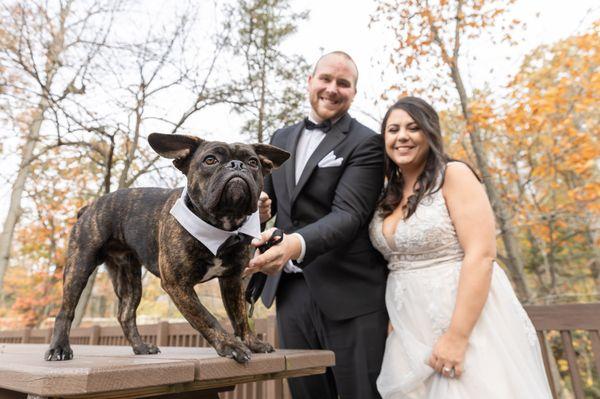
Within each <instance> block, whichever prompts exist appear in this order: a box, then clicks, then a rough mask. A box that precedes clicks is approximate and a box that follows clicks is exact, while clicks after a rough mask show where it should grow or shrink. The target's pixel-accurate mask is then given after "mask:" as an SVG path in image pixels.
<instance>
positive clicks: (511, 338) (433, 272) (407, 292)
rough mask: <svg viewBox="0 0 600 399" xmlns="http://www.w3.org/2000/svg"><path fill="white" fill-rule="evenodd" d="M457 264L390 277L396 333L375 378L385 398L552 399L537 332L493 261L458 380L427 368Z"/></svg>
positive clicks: (443, 325) (446, 315) (451, 300)
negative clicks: (482, 301)
mask: <svg viewBox="0 0 600 399" xmlns="http://www.w3.org/2000/svg"><path fill="white" fill-rule="evenodd" d="M460 266H461V262H456V261H451V262H445V263H438V264H434V265H433V266H429V267H424V268H419V269H415V270H401V271H392V272H391V273H390V275H389V277H388V282H387V290H386V304H387V309H388V313H389V316H390V321H391V323H392V326H393V332H392V333H391V334H390V335H389V336H388V338H387V342H386V348H385V354H384V360H383V365H382V369H381V374H380V375H379V378H378V380H377V388H378V389H379V392H380V393H381V395H382V397H383V399H404V398H407V399H469V398H473V399H480V398H483V399H521V398H522V399H546V398H548V399H551V397H552V396H551V393H550V388H549V385H548V380H547V378H546V373H545V370H544V365H543V361H542V356H541V351H540V346H539V342H538V340H537V336H536V333H535V329H534V327H533V325H532V323H531V321H530V320H529V318H528V316H527V314H526V312H525V310H524V309H523V307H522V306H521V304H520V303H519V301H518V299H517V297H516V296H515V293H514V291H513V289H512V286H511V285H510V282H509V280H508V278H507V277H506V274H505V273H504V271H503V270H502V269H501V268H500V267H499V266H498V265H496V264H494V269H493V273H492V282H491V288H490V293H489V296H488V298H487V301H486V304H485V306H484V308H483V311H482V313H481V316H480V318H479V320H478V321H477V324H476V325H475V327H474V329H473V332H472V334H471V336H470V338H469V346H468V348H467V352H466V354H465V362H464V373H463V375H462V376H461V377H460V378H456V379H450V378H445V377H442V376H441V375H440V374H438V373H436V372H435V371H434V370H433V369H432V368H431V367H429V366H428V365H427V360H428V359H429V356H430V354H431V350H432V348H433V345H434V344H435V342H436V341H437V339H438V337H439V336H440V335H441V334H443V332H444V331H445V330H446V329H447V327H448V325H449V323H450V318H451V316H452V312H453V309H454V304H455V300H456V290H457V286H458V278H459V273H460Z"/></svg>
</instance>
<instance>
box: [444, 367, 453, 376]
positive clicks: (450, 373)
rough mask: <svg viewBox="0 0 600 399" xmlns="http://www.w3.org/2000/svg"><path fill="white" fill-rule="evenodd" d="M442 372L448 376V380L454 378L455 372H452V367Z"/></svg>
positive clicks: (445, 368)
mask: <svg viewBox="0 0 600 399" xmlns="http://www.w3.org/2000/svg"><path fill="white" fill-rule="evenodd" d="M442 371H443V372H444V373H446V374H448V378H454V377H455V376H456V372H455V371H454V367H444V368H442Z"/></svg>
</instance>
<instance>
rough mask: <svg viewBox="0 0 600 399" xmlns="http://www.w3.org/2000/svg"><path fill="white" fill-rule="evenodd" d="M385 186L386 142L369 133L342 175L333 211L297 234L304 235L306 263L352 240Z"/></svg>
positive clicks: (366, 219)
mask: <svg viewBox="0 0 600 399" xmlns="http://www.w3.org/2000/svg"><path fill="white" fill-rule="evenodd" d="M382 185H383V145H382V141H381V136H380V135H372V136H369V137H368V138H367V139H366V140H364V141H363V142H362V143H361V144H359V146H358V147H357V148H356V149H355V150H354V152H353V153H352V156H351V158H349V159H348V163H347V165H346V167H345V169H344V172H343V173H342V176H341V177H340V179H339V181H338V184H337V187H336V191H335V195H334V199H333V202H332V206H331V212H329V213H328V214H327V215H325V216H324V217H322V218H320V219H319V220H317V221H315V222H314V223H311V224H308V225H306V226H304V227H302V228H300V229H299V230H297V231H296V233H298V234H300V235H301V236H302V238H304V241H305V244H306V252H305V254H304V258H303V259H302V262H301V263H299V264H298V266H300V267H303V265H304V264H307V263H309V262H310V261H311V260H313V259H314V258H316V257H317V256H319V255H322V254H324V253H326V252H328V251H331V250H332V249H335V248H338V247H343V246H345V245H347V244H349V243H351V242H352V241H353V240H354V239H355V238H356V235H357V234H358V232H359V231H360V229H361V228H362V227H364V226H365V225H366V224H368V223H369V221H370V218H371V216H372V214H373V210H374V209H375V206H376V203H377V199H378V198H379V195H380V192H381V187H382Z"/></svg>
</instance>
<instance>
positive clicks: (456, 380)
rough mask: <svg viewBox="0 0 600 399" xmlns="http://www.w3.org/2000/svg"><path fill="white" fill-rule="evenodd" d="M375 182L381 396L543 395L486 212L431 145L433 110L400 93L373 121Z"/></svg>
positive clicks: (477, 193)
mask: <svg viewBox="0 0 600 399" xmlns="http://www.w3.org/2000/svg"><path fill="white" fill-rule="evenodd" d="M382 134H383V136H384V140H385V152H386V156H385V158H386V159H385V162H386V166H385V168H386V171H385V173H386V178H387V186H386V189H385V192H384V195H383V197H382V199H381V200H380V202H379V205H378V209H377V211H376V213H375V216H374V218H373V220H372V222H371V226H370V235H371V240H372V242H373V245H374V246H375V247H376V248H377V249H378V250H379V251H380V252H381V253H382V254H383V255H384V257H385V258H386V259H387V261H388V268H389V269H390V274H389V277H388V281H387V289H386V305H387V310H388V313H389V316H390V322H391V324H392V327H393V330H392V332H391V334H390V335H389V336H388V338H387V342H386V348H385V354H384V360H383V365H382V369H381V374H380V375H379V378H378V380H377V387H378V389H379V392H380V393H381V395H382V397H383V398H384V399H399V398H428V399H455V398H456V399H458V398H460V399H468V398H473V399H479V398H485V399H494V398H498V399H519V398H523V399H541V398H551V394H550V389H549V386H548V382H547V379H546V374H545V371H544V366H543V363H542V357H541V352H540V347H539V343H538V341H537V337H536V333H535V330H534V327H533V325H532V324H531V321H530V320H529V318H528V317H527V314H526V313H525V311H524V310H523V308H522V306H521V305H520V303H519V301H518V299H517V297H516V296H515V294H514V292H513V290H512V287H511V285H510V282H509V280H508V278H507V277H506V275H505V274H504V271H503V270H502V269H501V268H500V267H499V266H498V265H497V264H496V263H495V262H494V258H495V256H496V245H495V242H496V239H495V227H494V214H493V212H492V209H491V206H490V203H489V201H488V199H487V196H486V193H485V191H484V189H483V187H482V185H481V184H480V181H479V180H478V178H477V176H476V175H475V173H474V172H473V171H472V169H470V168H469V167H468V166H467V165H466V164H464V163H461V162H455V161H452V160H451V159H450V158H449V157H448V156H447V155H446V154H445V153H444V151H443V145H442V139H441V133H440V125H439V118H438V115H437V113H436V112H435V110H434V109H433V108H432V107H431V106H430V105H429V104H427V103H426V102H425V101H423V100H421V99H419V98H415V97H405V98H402V99H401V100H400V101H398V102H397V103H396V104H394V105H393V106H392V107H391V108H390V109H389V110H388V112H387V114H386V115H385V117H384V119H383V123H382Z"/></svg>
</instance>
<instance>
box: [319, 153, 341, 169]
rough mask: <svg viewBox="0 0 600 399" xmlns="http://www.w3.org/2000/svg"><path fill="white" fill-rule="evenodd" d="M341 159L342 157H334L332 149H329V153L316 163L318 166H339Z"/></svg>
mask: <svg viewBox="0 0 600 399" xmlns="http://www.w3.org/2000/svg"><path fill="white" fill-rule="evenodd" d="M343 161H344V158H342V157H340V158H336V157H335V154H334V153H333V151H331V152H330V153H329V154H327V155H325V156H324V157H323V159H321V160H320V161H319V163H318V164H317V165H318V166H319V168H331V167H334V166H340V165H341V164H342V162H343Z"/></svg>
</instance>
